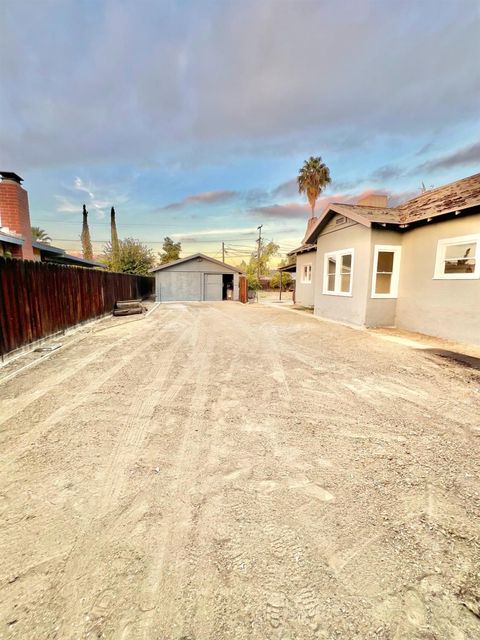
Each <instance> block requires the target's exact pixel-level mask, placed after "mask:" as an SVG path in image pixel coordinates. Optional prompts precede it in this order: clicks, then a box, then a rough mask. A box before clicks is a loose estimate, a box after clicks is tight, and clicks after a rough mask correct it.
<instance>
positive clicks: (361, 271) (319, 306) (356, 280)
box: [314, 218, 371, 325]
mask: <svg viewBox="0 0 480 640" xmlns="http://www.w3.org/2000/svg"><path fill="white" fill-rule="evenodd" d="M370 245H371V233H370V229H369V228H368V227H364V226H363V225H360V224H357V223H355V222H353V221H351V220H348V221H347V222H346V223H342V224H337V223H336V220H335V218H333V219H332V220H331V221H330V222H329V223H328V224H327V225H326V226H325V228H324V229H323V231H322V232H321V234H320V235H319V237H318V240H317V256H316V263H315V274H316V275H315V287H314V289H315V311H314V313H315V315H316V316H319V317H322V318H328V319H330V320H338V321H340V322H348V323H351V324H358V325H364V324H365V317H366V308H367V296H368V292H369V287H370V268H369V266H368V265H369V262H370V253H371V246H370ZM343 249H353V252H354V255H353V269H352V294H351V295H349V296H344V295H332V294H325V293H323V280H324V257H325V253H329V252H331V251H339V250H343Z"/></svg>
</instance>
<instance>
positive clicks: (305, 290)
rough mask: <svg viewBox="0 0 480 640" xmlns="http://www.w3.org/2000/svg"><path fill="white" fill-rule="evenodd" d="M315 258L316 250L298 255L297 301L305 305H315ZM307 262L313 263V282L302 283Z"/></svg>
mask: <svg viewBox="0 0 480 640" xmlns="http://www.w3.org/2000/svg"><path fill="white" fill-rule="evenodd" d="M315 259H316V251H309V252H308V253H300V254H298V255H297V266H296V269H295V302H296V304H301V305H303V306H304V307H313V304H314V302H315ZM306 264H311V265H312V282H311V283H310V284H306V283H302V272H303V267H304V265H306Z"/></svg>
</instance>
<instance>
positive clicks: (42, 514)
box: [0, 303, 480, 640]
mask: <svg viewBox="0 0 480 640" xmlns="http://www.w3.org/2000/svg"><path fill="white" fill-rule="evenodd" d="M479 437H480V373H479V372H478V371H475V370H473V369H468V368H464V367H461V366H460V365H457V364H455V363H452V362H450V361H448V360H444V359H441V358H436V357H434V356H432V355H429V354H426V353H422V352H421V351H415V350H412V349H410V348H408V347H406V346H404V345H401V344H395V343H392V342H387V341H385V340H381V339H380V338H378V337H375V336H372V335H370V334H369V333H367V332H361V331H355V330H353V329H350V328H348V327H344V326H337V325H334V324H332V323H325V322H320V321H318V320H316V319H314V318H311V317H309V316H308V315H307V314H300V313H293V312H288V311H286V310H285V309H277V308H274V307H273V306H272V307H268V306H265V305H244V306H242V305H240V304H236V303H211V304H205V303H204V304H188V305H181V304H172V305H162V306H160V307H159V308H157V309H156V310H155V311H154V312H153V313H152V314H151V315H149V316H148V317H147V318H145V319H143V320H141V321H138V322H123V321H122V319H118V320H112V321H108V322H107V324H105V323H100V324H99V325H98V326H96V327H94V328H92V329H91V330H89V331H88V333H86V334H85V335H84V336H83V337H82V339H81V340H76V341H72V344H71V345H69V346H67V347H65V348H64V349H62V350H61V351H59V352H58V353H56V354H54V355H52V356H51V357H49V358H48V359H45V360H44V361H42V362H41V363H39V364H38V365H37V366H35V367H33V368H30V369H27V370H26V371H24V372H22V373H20V374H19V375H18V376H17V377H15V378H14V379H11V380H8V381H6V382H4V383H3V384H1V385H0V511H1V521H0V527H1V529H0V531H1V534H0V536H1V537H0V557H1V558H2V562H1V566H0V638H2V639H3V638H5V639H6V638H8V639H10V638H18V639H22V640H23V639H28V640H30V639H37V638H38V639H40V638H42V639H47V638H48V639H50V638H57V639H59V640H83V639H84V638H92V639H94V638H108V639H114V640H140V639H141V640H233V639H235V640H244V639H245V640H247V639H248V640H250V639H253V640H265V639H268V640H270V639H272V640H294V639H302V640H303V639H305V640H307V639H312V640H313V639H325V640H330V639H332V640H333V639H342V640H351V639H358V640H365V639H369V638H372V639H373V638H374V639H387V638H388V639H391V640H400V639H405V640H416V639H418V640H420V639H422V640H434V639H436V640H448V639H451V640H467V639H468V640H476V639H478V638H479V637H480V586H479V585H480V545H479V540H480V517H479V516H480V482H479V477H480V473H479V472H480V462H479V457H478V444H479V442H480V440H479Z"/></svg>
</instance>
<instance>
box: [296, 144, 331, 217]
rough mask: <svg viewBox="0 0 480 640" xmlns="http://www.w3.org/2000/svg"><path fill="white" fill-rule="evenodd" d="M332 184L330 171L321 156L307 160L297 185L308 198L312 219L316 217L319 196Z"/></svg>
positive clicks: (300, 172)
mask: <svg viewBox="0 0 480 640" xmlns="http://www.w3.org/2000/svg"><path fill="white" fill-rule="evenodd" d="M330 182H331V178H330V169H329V168H328V167H327V165H326V164H325V163H324V162H322V158H321V157H320V156H317V157H313V156H310V158H309V159H308V160H305V162H304V163H303V167H302V168H301V169H300V171H299V172H298V176H297V185H298V192H299V193H304V194H306V196H307V199H308V202H309V204H310V208H311V209H312V218H313V216H314V215H315V204H316V202H317V199H318V196H319V195H320V193H321V192H322V189H323V188H324V187H326V186H327V184H330Z"/></svg>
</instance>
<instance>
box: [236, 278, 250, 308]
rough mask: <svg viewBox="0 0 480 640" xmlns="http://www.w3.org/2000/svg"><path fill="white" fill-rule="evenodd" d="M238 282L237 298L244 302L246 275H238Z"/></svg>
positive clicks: (246, 298)
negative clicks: (238, 291)
mask: <svg viewBox="0 0 480 640" xmlns="http://www.w3.org/2000/svg"><path fill="white" fill-rule="evenodd" d="M238 280H239V282H238V286H239V288H240V293H239V298H238V299H239V300H240V302H243V303H244V304H245V303H247V302H248V283H247V277H246V276H240V277H239V279H238Z"/></svg>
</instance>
